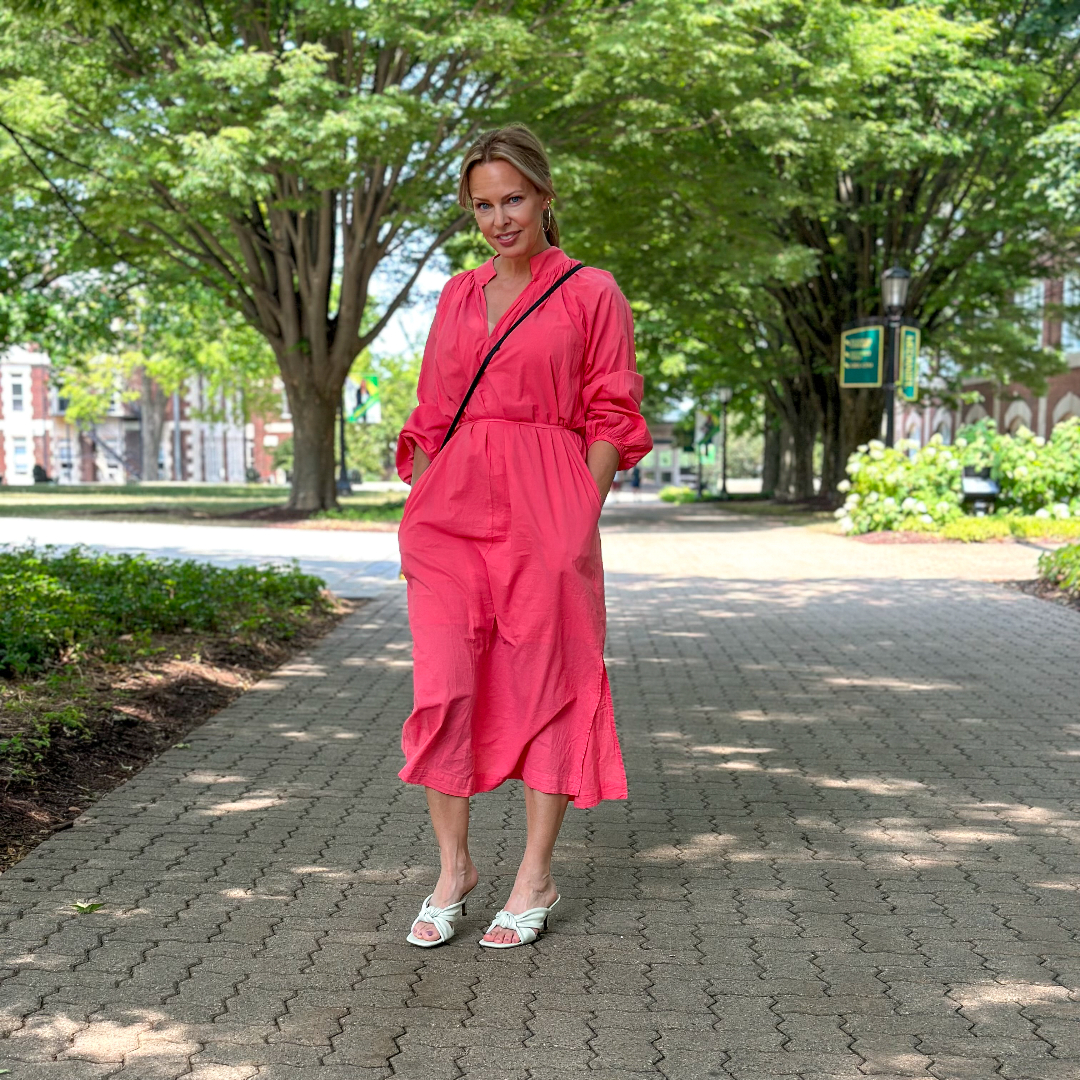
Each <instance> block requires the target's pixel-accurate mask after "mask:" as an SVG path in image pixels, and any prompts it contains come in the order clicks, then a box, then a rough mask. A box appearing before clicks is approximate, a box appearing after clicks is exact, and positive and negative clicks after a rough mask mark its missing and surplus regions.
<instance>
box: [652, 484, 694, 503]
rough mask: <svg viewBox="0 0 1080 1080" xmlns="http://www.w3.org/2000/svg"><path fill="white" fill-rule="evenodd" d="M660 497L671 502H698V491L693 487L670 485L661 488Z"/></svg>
mask: <svg viewBox="0 0 1080 1080" xmlns="http://www.w3.org/2000/svg"><path fill="white" fill-rule="evenodd" d="M660 498H661V499H663V500H664V502H669V503H692V502H697V492H696V491H694V489H693V488H688V487H675V486H674V485H670V486H668V487H665V488H661V489H660Z"/></svg>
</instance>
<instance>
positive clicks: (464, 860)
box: [413, 788, 479, 941]
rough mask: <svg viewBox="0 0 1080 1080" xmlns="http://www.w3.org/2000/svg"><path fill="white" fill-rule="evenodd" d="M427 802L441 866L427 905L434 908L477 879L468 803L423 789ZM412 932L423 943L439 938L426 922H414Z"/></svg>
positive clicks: (455, 899) (469, 887)
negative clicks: (472, 852) (421, 939)
mask: <svg viewBox="0 0 1080 1080" xmlns="http://www.w3.org/2000/svg"><path fill="white" fill-rule="evenodd" d="M427 801H428V811H429V812H430V813H431V824H432V825H433V826H434V827H435V838H436V839H437V840H438V841H439V862H440V865H441V867H442V872H441V873H440V874H439V881H438V884H437V885H436V886H435V892H434V894H433V896H434V898H433V900H432V901H431V902H432V904H434V905H435V907H446V906H448V905H449V904H456V903H457V902H458V901H459V900H460V899H461V898H462V897H463V896H464V895H465V894H466V893H467V892H471V891H472V889H473V888H474V887H475V885H476V882H477V880H478V878H479V875H478V874H477V871H476V866H475V865H474V864H473V861H472V856H470V855H469V800H468V799H465V798H462V797H461V796H458V795H444V794H443V793H442V792H441V791H436V790H435V789H434V788H427ZM413 933H414V934H415V935H416V936H417V937H418V938H423V939H424V940H425V941H435V940H437V939H438V937H439V931H438V930H436V929H435V927H434V926H432V925H431V923H426V922H421V923H417V924H416V929H415V930H414V931H413Z"/></svg>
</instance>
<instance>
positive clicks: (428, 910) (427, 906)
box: [410, 893, 465, 942]
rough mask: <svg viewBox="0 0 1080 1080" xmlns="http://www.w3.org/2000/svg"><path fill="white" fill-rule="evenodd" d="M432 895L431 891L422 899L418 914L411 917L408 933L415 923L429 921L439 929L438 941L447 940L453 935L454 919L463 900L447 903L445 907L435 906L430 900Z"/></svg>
mask: <svg viewBox="0 0 1080 1080" xmlns="http://www.w3.org/2000/svg"><path fill="white" fill-rule="evenodd" d="M434 895H435V894H434V893H432V894H431V896H429V897H428V898H427V899H426V900H425V901H424V904H423V906H422V907H421V908H420V914H419V915H417V916H416V918H415V919H413V924H412V929H411V930H410V933H412V932H413V931H415V930H416V924H417V923H422V922H425V923H431V925H432V926H434V927H435V929H436V930H438V931H439V941H440V942H443V941H449V940H450V939H451V938H452V937H453V936H454V920H455V919H457V917H458V916H459V915H460V914H461V909H462V908H463V907H464V905H465V901H464V900H459V901H458V902H457V903H456V904H449V905H447V906H446V907H435V905H434V904H432V902H431V901H432V897H434Z"/></svg>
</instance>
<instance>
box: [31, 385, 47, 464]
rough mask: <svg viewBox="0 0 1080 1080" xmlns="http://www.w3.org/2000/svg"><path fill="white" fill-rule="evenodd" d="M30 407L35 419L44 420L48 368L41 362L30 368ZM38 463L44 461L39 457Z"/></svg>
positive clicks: (43, 462) (45, 416) (45, 415)
mask: <svg viewBox="0 0 1080 1080" xmlns="http://www.w3.org/2000/svg"><path fill="white" fill-rule="evenodd" d="M30 408H31V409H32V412H31V413H30V415H31V416H32V417H33V418H34V419H35V420H44V419H46V418H47V417H48V415H49V369H48V368H47V367H45V366H44V365H43V364H42V365H40V366H37V365H35V366H34V367H32V368H31V369H30ZM38 464H39V465H45V464H46V462H45V461H43V460H40V459H39V460H38Z"/></svg>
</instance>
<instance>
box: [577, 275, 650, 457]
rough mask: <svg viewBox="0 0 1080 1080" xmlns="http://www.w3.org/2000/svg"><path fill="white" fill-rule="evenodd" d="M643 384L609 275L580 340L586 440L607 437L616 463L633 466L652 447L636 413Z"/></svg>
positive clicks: (624, 311) (627, 315) (627, 321)
mask: <svg viewBox="0 0 1080 1080" xmlns="http://www.w3.org/2000/svg"><path fill="white" fill-rule="evenodd" d="M605 276H607V275H605ZM644 386H645V384H644V380H643V379H642V377H641V376H640V375H639V374H638V372H637V366H636V364H635V361H634V319H633V315H632V314H631V312H630V305H629V304H628V303H627V302H626V297H625V296H623V294H622V293H621V292H620V291H619V288H618V286H617V285H616V284H615V282H614V280H613V279H611V278H608V285H607V287H606V288H602V289H601V290H600V293H599V296H598V298H597V302H596V308H595V311H594V313H593V318H592V320H591V325H590V326H589V334H588V340H587V342H586V345H585V386H584V391H585V392H584V397H585V441H586V444H587V445H588V446H592V444H593V443H594V442H599V441H603V442H609V443H611V445H612V446H614V447H615V449H616V450H618V451H619V468H620V469H630V468H633V466H634V465H636V464H637V463H638V462H639V461H640V460H641V459H642V458H643V457H644V456H645V455H646V454H647V453H648V452H649V451H650V450H651V449H652V436H651V435H650V434H649V428H648V425H647V424H646V423H645V418H644V417H643V416H642V415H641V395H642V391H643V390H644Z"/></svg>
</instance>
